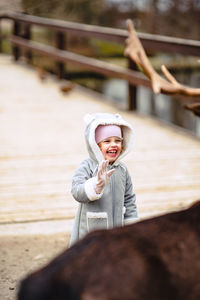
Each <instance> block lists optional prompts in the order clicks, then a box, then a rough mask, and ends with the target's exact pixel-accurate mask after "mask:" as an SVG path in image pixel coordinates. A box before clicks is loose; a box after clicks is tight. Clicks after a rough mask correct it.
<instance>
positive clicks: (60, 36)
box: [56, 31, 65, 79]
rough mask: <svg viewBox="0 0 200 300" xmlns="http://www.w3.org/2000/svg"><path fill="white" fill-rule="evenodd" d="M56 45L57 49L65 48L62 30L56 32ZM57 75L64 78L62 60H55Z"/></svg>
mask: <svg viewBox="0 0 200 300" xmlns="http://www.w3.org/2000/svg"><path fill="white" fill-rule="evenodd" d="M56 46H57V48H58V49H61V50H64V49H65V35H64V33H63V32H59V31H58V32H57V33H56ZM56 65H57V75H58V78H59V79H62V78H64V75H65V64H64V63H62V62H57V63H56Z"/></svg>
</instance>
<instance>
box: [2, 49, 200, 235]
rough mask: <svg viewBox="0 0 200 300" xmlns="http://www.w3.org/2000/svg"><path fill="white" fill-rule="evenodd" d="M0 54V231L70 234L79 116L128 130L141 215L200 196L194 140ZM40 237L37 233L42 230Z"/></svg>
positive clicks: (199, 143) (80, 150) (198, 145)
mask: <svg viewBox="0 0 200 300" xmlns="http://www.w3.org/2000/svg"><path fill="white" fill-rule="evenodd" d="M60 85H61V82H60V81H58V80H57V79H56V78H54V77H53V76H50V75H49V76H48V77H47V78H46V80H45V81H41V80H40V79H39V77H38V75H37V73H36V72H35V70H33V69H32V68H30V67H27V66H26V65H23V64H22V63H18V64H16V63H14V62H13V61H12V60H11V58H10V57H9V56H3V55H1V56H0V233H1V234H12V233H13V232H16V233H17V232H21V233H23V232H25V231H26V230H27V231H26V233H31V232H35V231H38V232H40V231H43V230H46V232H48V230H50V231H52V230H55V231H70V230H71V224H72V219H73V217H74V213H75V210H76V207H77V204H76V202H75V200H73V198H72V196H71V194H70V189H71V178H72V175H73V173H74V170H75V168H76V167H77V166H78V164H79V163H80V162H81V161H82V160H83V159H84V158H86V157H87V151H86V147H85V141H84V135H83V133H84V124H83V116H84V115H85V114H86V113H94V112H112V113H120V114H121V115H122V116H123V117H124V118H125V119H126V120H127V121H128V122H130V123H131V124H132V126H133V127H134V129H135V141H134V147H133V151H132V152H131V153H130V154H129V155H128V156H127V157H126V159H125V160H124V161H125V162H126V164H127V166H128V168H129V170H130V173H131V176H132V179H133V184H134V188H135V191H136V194H137V205H138V210H139V214H140V217H141V218H146V217H149V216H153V215H158V214H162V213H165V212H167V211H172V210H177V209H181V208H182V207H187V206H188V205H189V204H190V203H192V202H194V201H196V200H198V199H200V140H198V139H196V138H194V137H192V136H190V135H189V134H187V133H185V132H183V131H182V130H179V129H177V128H175V127H172V126H168V125H163V124H161V123H159V122H158V121H156V120H154V119H152V118H149V117H146V116H140V115H138V114H136V113H133V112H120V111H119V110H118V109H116V108H115V107H114V106H112V105H111V104H109V103H108V102H105V101H104V99H103V97H102V96H101V95H99V94H97V93H94V92H90V91H88V90H86V89H84V88H81V87H78V86H76V87H75V88H74V89H73V90H72V91H71V92H69V93H67V94H62V92H61V91H60ZM43 233H44V232H43Z"/></svg>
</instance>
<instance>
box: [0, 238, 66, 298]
mask: <svg viewBox="0 0 200 300" xmlns="http://www.w3.org/2000/svg"><path fill="white" fill-rule="evenodd" d="M68 241H69V236H67V235H66V233H56V234H49V235H29V236H21V235H18V236H2V237H0V278H1V279H0V299H1V300H16V299H17V296H16V295H17V291H18V287H19V282H20V279H22V278H23V277H24V276H25V275H26V274H28V273H29V272H32V271H33V270H35V269H37V268H40V267H41V266H43V265H44V264H46V263H47V262H48V261H49V260H50V259H52V258H53V257H54V256H56V255H57V254H59V253H60V252H62V251H63V250H64V249H65V248H67V245H68Z"/></svg>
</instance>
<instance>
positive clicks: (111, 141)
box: [98, 136, 122, 163]
mask: <svg viewBox="0 0 200 300" xmlns="http://www.w3.org/2000/svg"><path fill="white" fill-rule="evenodd" d="M98 146H99V148H100V150H101V152H102V153H103V156H104V158H105V160H108V161H109V163H113V162H114V161H115V160H116V159H117V158H118V157H119V155H120V153H121V151H122V139H120V138H119V137H116V136H111V137H109V138H107V139H105V140H103V141H101V142H100V143H99V144H98Z"/></svg>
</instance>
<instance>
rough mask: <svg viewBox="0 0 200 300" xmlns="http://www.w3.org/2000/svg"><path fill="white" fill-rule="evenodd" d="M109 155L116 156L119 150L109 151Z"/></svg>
mask: <svg viewBox="0 0 200 300" xmlns="http://www.w3.org/2000/svg"><path fill="white" fill-rule="evenodd" d="M107 153H108V154H113V155H114V154H116V153H117V150H109V151H107Z"/></svg>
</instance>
